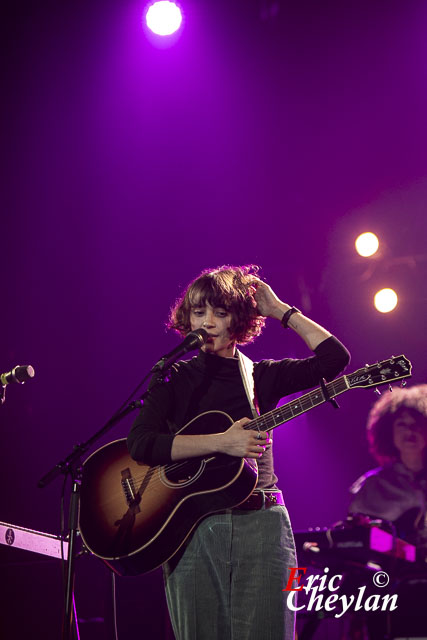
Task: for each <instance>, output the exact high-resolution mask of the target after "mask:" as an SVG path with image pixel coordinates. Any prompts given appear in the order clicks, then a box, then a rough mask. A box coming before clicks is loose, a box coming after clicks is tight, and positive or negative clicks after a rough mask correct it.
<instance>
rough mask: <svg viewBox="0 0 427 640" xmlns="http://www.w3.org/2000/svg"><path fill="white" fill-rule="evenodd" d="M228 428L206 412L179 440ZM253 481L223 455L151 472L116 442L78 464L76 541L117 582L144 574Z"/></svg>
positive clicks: (249, 471)
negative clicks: (114, 575) (117, 578)
mask: <svg viewBox="0 0 427 640" xmlns="http://www.w3.org/2000/svg"><path fill="white" fill-rule="evenodd" d="M232 423H233V420H232V419H231V418H230V416H228V415H227V414H226V413H223V412H221V411H208V412H206V413H202V414H201V415H199V416H197V417H196V418H194V419H193V420H192V421H191V422H189V423H188V424H187V425H186V426H185V427H183V428H182V429H181V430H180V432H179V433H180V434H185V435H195V434H202V433H203V434H209V433H220V432H223V431H225V430H226V429H227V428H228V427H230V426H231V424H232ZM257 477H258V469H257V465H256V462H254V461H253V460H247V459H246V458H243V459H242V458H235V457H232V456H227V455H222V454H221V455H208V456H204V457H203V458H193V459H191V460H182V461H178V462H175V463H171V464H168V465H165V466H157V467H150V466H148V465H145V464H141V463H138V462H135V460H133V459H132V458H131V457H130V455H129V453H128V450H127V446H126V440H125V439H122V440H116V441H115V442H111V443H109V444H107V445H105V446H104V447H101V448H100V449H98V450H97V451H95V453H93V454H92V455H91V456H90V457H89V458H88V459H87V460H86V461H85V463H84V465H83V478H82V485H81V493H80V533H81V536H82V539H83V541H84V543H85V545H86V546H87V547H88V549H89V550H90V551H91V552H92V553H94V554H95V555H96V556H99V557H100V558H102V559H103V560H104V561H105V562H106V563H107V564H108V565H109V566H110V567H111V568H112V569H113V570H114V571H116V573H119V574H120V575H137V574H140V573H145V572H147V571H151V570H152V569H155V568H156V567H158V566H160V565H161V564H163V563H164V562H166V560H168V559H169V558H170V557H171V556H172V555H174V553H176V551H177V550H178V549H179V548H180V547H181V545H182V544H183V543H184V541H185V540H186V538H187V537H188V536H189V534H190V533H191V531H192V530H193V529H194V527H195V526H196V524H197V523H198V522H199V521H200V520H201V519H202V518H203V517H205V516H206V515H208V514H209V513H213V512H215V511H222V510H223V509H228V508H231V507H234V506H236V505H238V504H240V503H241V502H243V501H244V500H246V498H247V497H248V496H249V495H250V494H251V493H252V491H253V489H254V488H255V486H256V482H257Z"/></svg>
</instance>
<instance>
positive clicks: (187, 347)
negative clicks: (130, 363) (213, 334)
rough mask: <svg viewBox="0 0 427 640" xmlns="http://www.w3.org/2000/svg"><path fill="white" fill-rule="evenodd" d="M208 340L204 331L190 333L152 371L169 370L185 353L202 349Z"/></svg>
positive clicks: (198, 330) (197, 330)
mask: <svg viewBox="0 0 427 640" xmlns="http://www.w3.org/2000/svg"><path fill="white" fill-rule="evenodd" d="M207 339H208V332H207V331H205V330H204V329H196V330H195V331H190V333H189V334H188V335H186V336H185V338H184V340H183V341H182V342H181V344H179V345H178V346H177V347H175V349H172V351H170V352H169V353H167V354H166V355H165V356H163V358H160V360H159V361H158V362H157V363H156V364H155V365H154V367H153V368H152V369H151V371H152V372H154V371H163V369H168V368H169V367H170V366H172V365H173V363H174V362H176V361H177V360H178V358H180V357H181V356H183V355H184V353H187V351H193V349H200V347H202V346H203V345H204V344H205V342H206V340H207Z"/></svg>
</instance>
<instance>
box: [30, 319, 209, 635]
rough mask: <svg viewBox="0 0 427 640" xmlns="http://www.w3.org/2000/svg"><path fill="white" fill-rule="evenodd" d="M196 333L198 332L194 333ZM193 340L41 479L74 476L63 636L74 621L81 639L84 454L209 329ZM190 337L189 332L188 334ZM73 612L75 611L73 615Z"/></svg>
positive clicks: (43, 483)
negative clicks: (78, 600) (77, 580)
mask: <svg viewBox="0 0 427 640" xmlns="http://www.w3.org/2000/svg"><path fill="white" fill-rule="evenodd" d="M193 334H196V335H193ZM191 336H192V340H191V343H189V344H188V345H187V347H186V350H185V351H184V352H183V351H179V349H174V350H173V351H172V352H170V353H168V354H167V355H166V356H163V358H161V359H160V360H159V361H158V362H157V363H156V364H155V365H154V367H152V369H151V370H150V372H149V373H148V374H147V375H146V376H145V377H144V378H143V380H142V382H140V384H139V385H138V386H137V387H136V389H135V390H134V391H133V392H132V393H131V395H130V396H129V398H132V397H134V396H135V394H136V393H137V391H138V390H139V389H140V388H141V387H142V385H143V384H144V383H145V382H146V380H147V379H148V378H149V376H150V374H152V379H151V381H150V384H149V386H148V389H147V390H146V391H145V392H144V393H143V394H142V395H141V396H140V398H139V399H138V400H134V401H132V402H129V398H128V400H126V401H125V402H124V404H123V405H122V406H121V407H120V409H119V410H118V411H116V413H115V414H114V415H113V416H112V417H111V418H110V419H109V420H108V422H106V424H105V425H104V426H103V427H101V429H99V430H98V431H97V432H96V433H94V434H93V436H91V437H90V438H89V439H88V440H86V442H83V443H81V444H76V445H74V447H73V449H72V451H71V453H69V454H68V456H67V457H66V458H65V459H64V460H61V461H60V462H58V463H57V464H56V465H55V466H54V467H52V469H50V470H49V471H48V472H47V473H46V474H45V475H44V476H43V477H42V478H41V479H40V480H39V482H38V487H39V488H41V489H42V488H44V487H46V485H48V484H49V483H50V482H52V480H54V479H55V478H57V477H58V476H59V475H61V474H62V475H66V476H70V478H71V484H72V489H71V497H70V506H69V515H68V558H67V579H66V588H65V605H64V616H63V623H62V640H71V639H72V632H73V621H74V628H75V632H76V637H77V640H79V637H80V636H79V629H78V621H77V614H76V612H75V608H74V575H75V568H74V566H75V559H76V552H75V547H76V538H77V532H78V520H79V501H80V485H81V478H82V472H81V458H82V456H83V455H84V454H85V453H86V452H87V451H88V449H89V448H90V447H91V446H92V445H93V444H94V443H95V442H96V441H97V440H99V438H101V437H102V436H103V435H104V434H105V433H107V432H108V431H109V430H110V429H112V428H113V427H114V426H115V425H116V424H118V423H119V422H120V421H121V420H123V418H125V417H126V416H127V415H129V414H130V413H132V411H134V410H135V409H140V408H141V407H142V400H144V399H145V398H146V397H147V395H148V394H149V393H150V392H151V390H152V389H153V388H154V387H155V386H156V385H157V384H160V383H161V382H163V381H164V379H165V377H166V375H167V373H168V370H169V369H170V368H171V366H172V365H173V363H174V362H176V360H177V359H178V358H179V356H180V355H182V354H183V353H186V352H187V351H190V350H193V349H196V348H198V347H201V346H202V344H203V343H204V342H205V341H206V339H207V336H208V334H207V332H206V331H205V330H204V329H199V330H198V331H195V332H191ZM187 338H188V336H187ZM73 614H74V615H73Z"/></svg>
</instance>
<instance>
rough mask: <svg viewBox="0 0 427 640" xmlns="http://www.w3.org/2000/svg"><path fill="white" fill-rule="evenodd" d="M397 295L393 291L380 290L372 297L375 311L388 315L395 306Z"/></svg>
mask: <svg viewBox="0 0 427 640" xmlns="http://www.w3.org/2000/svg"><path fill="white" fill-rule="evenodd" d="M397 301H398V298H397V293H396V292H395V291H394V290H393V289H381V290H380V291H377V293H376V294H375V296H374V305H375V308H376V310H377V311H380V312H381V313H389V312H390V311H393V309H395V307H396V306H397Z"/></svg>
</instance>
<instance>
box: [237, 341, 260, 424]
mask: <svg viewBox="0 0 427 640" xmlns="http://www.w3.org/2000/svg"><path fill="white" fill-rule="evenodd" d="M237 356H238V358H239V369H240V375H241V376H242V381H243V386H244V388H245V391H246V396H247V398H248V402H249V406H250V408H251V411H252V417H254V418H257V417H258V416H259V407H258V402H257V399H256V395H255V384H254V363H253V362H252V360H251V359H250V358H248V356H245V354H244V353H242V352H241V351H239V350H238V349H237Z"/></svg>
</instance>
